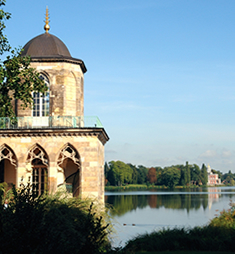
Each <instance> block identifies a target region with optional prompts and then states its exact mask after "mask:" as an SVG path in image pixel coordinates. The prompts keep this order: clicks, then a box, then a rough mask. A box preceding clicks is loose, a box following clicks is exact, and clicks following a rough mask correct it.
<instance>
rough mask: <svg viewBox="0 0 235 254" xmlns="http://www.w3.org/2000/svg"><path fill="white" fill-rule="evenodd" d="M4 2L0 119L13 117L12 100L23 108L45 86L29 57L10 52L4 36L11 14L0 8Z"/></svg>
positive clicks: (0, 33)
mask: <svg viewBox="0 0 235 254" xmlns="http://www.w3.org/2000/svg"><path fill="white" fill-rule="evenodd" d="M5 3H6V0H0V7H1V9H0V55H1V56H3V54H6V53H7V54H9V55H8V56H7V57H6V60H5V61H2V59H1V61H0V108H1V110H0V117H14V116H15V112H14V108H13V100H19V101H20V103H21V106H22V107H23V108H27V107H30V106H31V105H32V103H33V97H32V92H33V91H35V92H40V93H44V92H46V91H47V89H48V88H47V86H46V85H45V84H44V83H43V81H42V80H41V79H40V78H39V73H37V71H36V70H35V69H34V68H31V67H30V57H21V54H20V52H21V51H20V49H14V50H12V47H11V46H10V44H9V41H8V39H7V37H6V36H5V35H4V30H5V28H6V25H5V22H6V21H7V20H9V19H10V18H11V14H10V13H8V12H5V11H4V10H3V9H2V7H3V6H4V5H5Z"/></svg>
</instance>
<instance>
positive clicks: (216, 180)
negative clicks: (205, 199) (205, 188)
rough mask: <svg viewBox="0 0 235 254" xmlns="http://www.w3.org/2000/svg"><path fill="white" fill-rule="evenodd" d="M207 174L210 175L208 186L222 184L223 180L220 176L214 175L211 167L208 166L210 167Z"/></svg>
mask: <svg viewBox="0 0 235 254" xmlns="http://www.w3.org/2000/svg"><path fill="white" fill-rule="evenodd" d="M207 173H208V183H207V185H218V184H221V180H220V179H219V176H218V174H214V173H213V172H212V170H211V167H210V165H208V167H207Z"/></svg>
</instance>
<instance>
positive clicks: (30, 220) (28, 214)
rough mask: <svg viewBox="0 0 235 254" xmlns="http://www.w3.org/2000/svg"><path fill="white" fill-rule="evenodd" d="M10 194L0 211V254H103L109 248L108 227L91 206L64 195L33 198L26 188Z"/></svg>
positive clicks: (34, 196)
mask: <svg viewBox="0 0 235 254" xmlns="http://www.w3.org/2000/svg"><path fill="white" fill-rule="evenodd" d="M12 192H13V194H12V197H11V198H10V200H9V203H8V207H7V208H6V207H4V205H1V209H0V253H19V254H20V253H32V254H34V253H44V254H47V253H57V254H58V253H103V252H104V251H105V250H107V249H108V248H109V247H110V244H109V242H108V240H107V227H108V225H106V224H105V223H104V220H103V217H102V216H101V215H100V216H98V215H97V214H96V212H95V210H96V208H95V206H94V203H91V202H90V201H89V202H88V201H82V200H81V199H79V198H72V197H69V196H68V194H67V193H64V192H61V193H57V194H55V195H48V196H40V197H37V196H36V195H34V193H32V192H31V187H30V186H27V187H23V188H20V189H18V190H16V189H15V187H13V189H12ZM96 211H98V210H96Z"/></svg>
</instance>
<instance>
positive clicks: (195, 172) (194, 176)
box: [190, 164, 201, 185]
mask: <svg viewBox="0 0 235 254" xmlns="http://www.w3.org/2000/svg"><path fill="white" fill-rule="evenodd" d="M190 175H191V181H193V182H194V184H197V185H198V184H199V182H201V170H200V168H199V167H198V165H196V164H193V165H192V166H191V167H190Z"/></svg>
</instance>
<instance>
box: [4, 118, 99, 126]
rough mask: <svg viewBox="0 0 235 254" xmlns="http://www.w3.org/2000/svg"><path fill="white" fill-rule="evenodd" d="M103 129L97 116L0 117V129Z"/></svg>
mask: <svg viewBox="0 0 235 254" xmlns="http://www.w3.org/2000/svg"><path fill="white" fill-rule="evenodd" d="M91 127H92V128H103V125H102V123H101V122H100V120H99V118H98V117H97V116H45V117H28V116H24V117H15V118H10V117H0V129H40V128H45V129H48V128H49V129H53V128H91Z"/></svg>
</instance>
